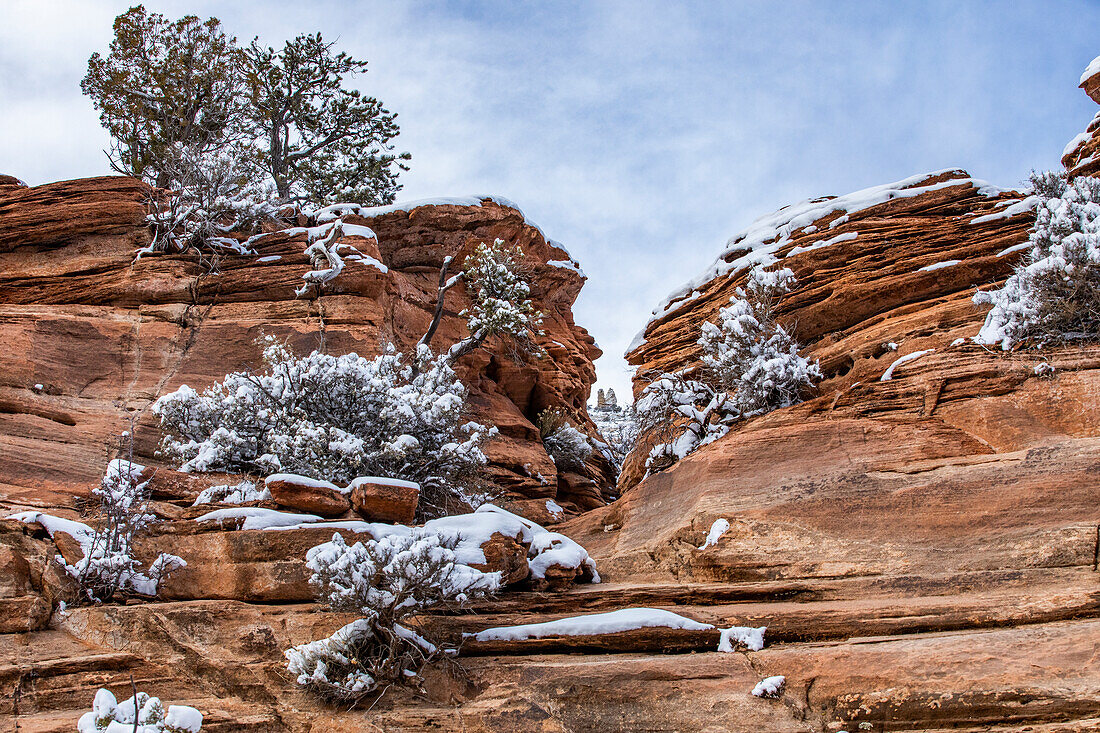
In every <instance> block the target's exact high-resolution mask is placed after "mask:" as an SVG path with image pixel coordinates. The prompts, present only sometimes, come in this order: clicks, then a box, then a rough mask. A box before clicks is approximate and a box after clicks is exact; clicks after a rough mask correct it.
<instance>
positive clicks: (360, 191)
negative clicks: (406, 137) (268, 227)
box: [242, 33, 411, 205]
mask: <svg viewBox="0 0 1100 733" xmlns="http://www.w3.org/2000/svg"><path fill="white" fill-rule="evenodd" d="M332 47H333V44H332V43H326V42H325V41H324V40H323V39H322V38H321V34H319V33H318V34H315V35H302V36H298V37H297V38H295V39H294V40H293V41H287V42H286V44H285V45H284V46H283V48H282V49H280V50H276V49H274V48H271V47H264V46H261V45H260V44H259V43H257V42H256V41H253V42H252V44H251V45H250V46H249V47H248V48H246V49H244V51H243V54H242V57H243V59H244V78H245V83H246V86H247V89H248V105H247V110H246V115H247V123H248V126H249V128H250V130H251V132H252V134H253V135H254V136H255V137H256V138H257V149H256V161H257V163H258V165H259V167H260V168H261V169H263V170H264V171H266V172H267V173H268V174H270V175H271V177H272V179H273V180H274V181H275V187H276V190H277V191H278V195H279V198H280V199H282V200H284V201H291V200H301V199H305V200H309V201H311V202H313V203H315V204H320V205H325V204H330V203H334V202H337V201H350V202H355V203H360V204H364V205H378V204H387V203H391V202H392V201H393V198H394V195H395V194H396V193H397V191H398V190H399V189H400V188H401V186H400V185H398V183H397V175H398V171H399V170H408V166H407V165H405V162H404V161H407V160H409V159H410V157H411V156H410V155H409V154H408V153H400V154H394V153H393V152H392V150H393V145H392V144H391V143H390V141H391V140H392V139H393V138H394V137H395V136H396V135H397V133H398V126H397V122H396V117H397V115H395V114H393V113H392V112H390V111H389V110H387V109H385V108H384V107H383V106H382V103H381V102H379V101H378V100H377V99H375V98H373V97H366V96H363V95H362V94H361V93H360V92H359V91H357V90H351V89H345V88H344V85H343V82H344V77H345V76H352V75H355V74H360V73H363V72H365V71H366V68H367V63H366V62H365V61H359V60H357V59H354V58H352V57H351V56H349V55H348V54H346V53H344V52H342V51H341V52H339V53H333V50H332Z"/></svg>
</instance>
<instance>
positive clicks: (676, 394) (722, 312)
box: [635, 266, 822, 473]
mask: <svg viewBox="0 0 1100 733" xmlns="http://www.w3.org/2000/svg"><path fill="white" fill-rule="evenodd" d="M796 282H797V281H796V280H795V277H794V273H792V272H791V271H790V270H788V269H782V270H776V271H774V272H768V271H766V270H765V269H764V268H763V266H757V267H755V268H753V270H752V271H751V272H750V273H749V276H748V282H747V283H746V285H745V287H744V288H738V289H737V291H736V294H735V295H734V296H733V297H731V298H730V304H729V305H728V306H726V307H724V308H720V309H719V311H718V322H717V323H709V322H708V323H704V324H703V325H702V335H701V336H700V338H699V340H698V342H697V343H698V344H699V346H700V347H701V348H702V351H703V355H702V357H701V359H700V361H701V365H700V366H699V368H697V369H695V370H693V371H691V372H689V371H683V372H677V373H674V374H661V375H657V376H656V378H655V379H654V380H653V381H652V382H650V384H649V385H648V386H647V387H646V389H645V390H644V391H643V392H642V394H641V396H640V397H639V399H638V403H637V404H636V405H635V408H636V410H637V413H638V415H639V426H638V429H639V433H642V434H649V435H650V436H651V437H652V439H653V440H654V447H653V449H652V450H651V452H650V455H649V458H648V461H647V469H648V470H649V472H651V473H652V472H654V471H659V470H661V469H663V468H667V467H668V466H670V465H672V464H673V463H675V462H676V461H678V460H680V459H681V458H683V457H684V456H686V455H687V454H689V453H691V452H692V451H694V450H695V449H697V448H698V447H700V446H702V445H706V444H707V443H710V442H713V441H714V440H717V439H718V438H720V437H722V436H723V435H725V434H726V433H727V432H728V431H729V429H730V426H731V425H732V424H733V423H735V422H736V421H738V420H743V419H745V418H749V417H753V416H755V415H761V414H764V413H766V412H770V411H772V410H776V409H779V408H781V407H787V406H789V405H792V404H795V403H796V402H798V401H799V400H800V399H801V396H802V395H803V394H804V393H805V392H806V391H807V390H808V389H810V388H811V387H813V385H814V384H815V383H816V381H817V380H819V379H821V376H822V375H821V369H820V368H819V367H818V365H817V362H816V361H811V360H809V359H807V358H805V357H803V356H801V355H799V353H798V344H797V343H796V342H795V340H794V338H793V337H792V336H791V335H790V334H789V333H787V331H786V329H784V328H783V326H781V325H780V324H779V323H778V321H777V320H776V318H775V307H776V305H777V304H778V303H779V301H780V299H781V298H782V296H783V295H785V294H787V293H789V292H790V291H791V289H792V288H793V287H794V286H795V284H796Z"/></svg>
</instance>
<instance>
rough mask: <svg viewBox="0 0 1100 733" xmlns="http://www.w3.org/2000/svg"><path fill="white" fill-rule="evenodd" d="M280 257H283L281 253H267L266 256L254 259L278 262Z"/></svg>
mask: <svg viewBox="0 0 1100 733" xmlns="http://www.w3.org/2000/svg"><path fill="white" fill-rule="evenodd" d="M281 259H283V257H282V255H267V256H266V257H259V258H257V259H256V261H257V262H278V261H279V260H281Z"/></svg>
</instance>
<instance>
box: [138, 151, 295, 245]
mask: <svg viewBox="0 0 1100 733" xmlns="http://www.w3.org/2000/svg"><path fill="white" fill-rule="evenodd" d="M244 155H245V153H244V152H243V147H242V146H241V145H239V144H225V145H221V146H219V147H215V148H209V149H208V148H207V147H205V146H203V145H191V146H188V145H183V144H173V145H170V146H168V147H167V149H166V151H165V153H164V156H163V158H162V159H161V160H160V161H159V165H160V169H161V173H162V175H163V177H164V178H165V179H166V180H165V181H164V190H154V191H153V192H152V194H151V196H150V199H149V214H148V216H147V220H148V222H149V225H150V229H151V231H152V235H153V236H152V241H151V242H150V244H149V245H148V246H147V247H145V248H144V249H142V250H140V251H139V253H138V256H139V257H140V256H141V255H143V254H147V253H149V252H184V251H188V250H194V251H197V252H198V253H199V254H200V255H202V256H208V257H209V256H212V257H218V256H220V255H222V254H232V253H236V254H250V252H249V250H247V249H246V248H245V247H243V246H242V245H241V243H240V242H239V241H238V239H237V238H236V237H234V236H232V235H233V234H235V233H255V232H257V231H258V230H259V229H260V227H261V225H262V224H263V223H264V222H265V221H270V220H272V219H273V218H274V217H275V214H276V208H275V206H273V205H272V204H271V203H269V201H270V200H271V199H272V198H273V196H272V195H271V193H270V192H269V191H266V190H264V189H263V188H262V187H261V186H260V185H259V184H257V183H256V181H255V180H254V176H253V175H252V172H251V170H250V169H249V167H248V165H247V164H246V163H245V162H244Z"/></svg>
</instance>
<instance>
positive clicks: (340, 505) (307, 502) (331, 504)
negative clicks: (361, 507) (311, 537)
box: [264, 473, 351, 517]
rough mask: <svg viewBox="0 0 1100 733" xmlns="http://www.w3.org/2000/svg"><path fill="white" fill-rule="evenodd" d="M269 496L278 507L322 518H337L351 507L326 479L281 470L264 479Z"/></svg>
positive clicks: (346, 499)
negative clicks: (295, 474) (299, 475)
mask: <svg viewBox="0 0 1100 733" xmlns="http://www.w3.org/2000/svg"><path fill="white" fill-rule="evenodd" d="M264 485H265V486H266V487H267V490H268V491H270V492H271V499H272V500H273V501H274V502H275V503H276V504H278V505H279V506H282V507H286V508H288V509H293V510H295V511H299V512H305V513H307V514H317V515H320V516H322V517H339V516H342V515H344V514H346V513H347V511H348V509H350V508H351V504H350V503H349V502H348V497H347V496H345V495H344V493H343V492H341V491H340V490H339V489H337V488H336V487H335V486H334V485H332V484H330V483H328V482H327V481H314V480H312V479H305V478H304V477H296V476H292V475H291V474H286V473H280V474H275V475H273V476H268V477H267V479H266V480H265V481H264Z"/></svg>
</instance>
